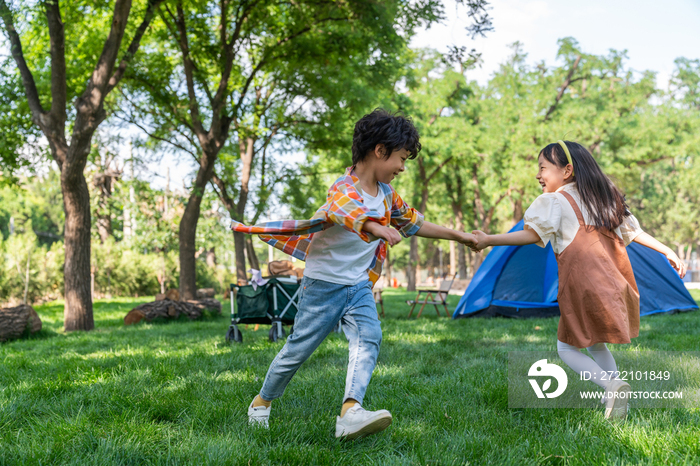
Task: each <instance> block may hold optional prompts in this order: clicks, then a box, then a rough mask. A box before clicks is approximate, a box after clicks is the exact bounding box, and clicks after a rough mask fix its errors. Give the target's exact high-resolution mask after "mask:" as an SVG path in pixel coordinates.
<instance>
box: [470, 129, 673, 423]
mask: <svg viewBox="0 0 700 466" xmlns="http://www.w3.org/2000/svg"><path fill="white" fill-rule="evenodd" d="M538 163H539V170H538V172H537V176H536V178H537V181H538V182H539V183H540V186H542V192H543V194H542V195H541V196H539V197H538V198H537V199H535V202H533V204H532V205H531V206H530V208H529V209H528V210H527V212H525V229H524V230H522V231H518V232H513V233H508V234H503V235H487V234H485V233H483V232H481V231H474V232H473V233H474V234H475V235H476V237H477V240H478V246H477V248H478V249H480V250H481V249H484V248H486V247H488V246H504V245H525V244H533V243H537V244H538V245H539V246H541V247H545V246H546V245H547V243H552V249H553V250H554V253H555V255H556V258H557V263H558V265H559V294H558V301H559V309H560V312H561V318H560V320H559V330H558V332H557V340H558V341H557V350H558V352H559V356H560V357H561V359H562V361H564V362H565V363H566V364H567V365H568V366H569V367H571V369H573V370H574V371H575V372H578V373H581V372H583V371H588V372H589V373H591V375H592V377H591V380H592V381H593V382H595V383H596V384H597V385H599V386H600V387H602V388H603V389H605V397H604V398H603V402H604V403H605V417H606V418H607V419H624V418H625V417H626V416H627V411H628V406H627V401H628V400H627V397H628V396H629V395H628V393H629V392H630V390H631V389H630V386H629V384H628V383H627V382H625V381H624V380H621V379H618V378H617V377H616V375H617V366H616V364H615V360H614V359H613V357H612V355H611V354H610V351H608V348H607V347H606V345H605V344H606V343H619V344H624V343H630V339H631V338H635V337H637V336H638V335H639V291H638V290H637V284H636V282H635V280H634V274H633V273H632V266H631V264H630V261H629V258H628V256H627V251H626V249H625V246H626V245H628V244H629V243H630V242H632V241H635V242H636V243H639V244H641V245H643V246H646V247H649V248H651V249H654V250H656V251H658V252H660V253H661V254H664V255H665V256H666V257H667V258H668V260H669V262H670V263H671V265H672V266H673V268H674V269H676V270H677V271H678V273H679V274H680V276H681V278H682V277H683V276H685V265H684V264H683V263H682V262H681V261H680V259H679V258H678V256H676V254H675V253H674V252H673V251H672V250H671V249H670V248H668V247H666V246H664V245H663V244H661V243H660V242H659V241H657V240H656V239H654V238H652V237H651V236H649V235H648V234H646V233H644V232H643V231H642V229H641V228H640V227H639V222H638V221H637V219H636V218H635V217H634V216H633V215H632V214H631V213H630V211H629V210H628V209H627V206H626V204H625V200H624V197H623V195H622V193H621V192H620V190H619V189H618V188H617V187H616V186H615V185H614V184H613V183H612V181H610V179H609V178H608V177H607V176H606V175H605V174H604V173H603V172H602V171H601V169H600V167H599V166H598V164H597V163H596V161H595V160H594V159H593V156H591V154H590V153H589V152H588V150H586V149H585V148H584V147H583V146H582V145H580V144H578V143H575V142H569V141H566V142H564V141H558V142H556V143H554V144H549V145H548V146H547V147H545V148H544V149H542V151H541V152H540V154H539V157H538ZM581 348H586V349H588V352H589V353H590V355H591V356H592V357H593V359H591V358H589V357H588V356H586V355H585V354H583V353H581V351H580V349H581Z"/></svg>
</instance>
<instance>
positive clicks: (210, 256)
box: [206, 247, 216, 268]
mask: <svg viewBox="0 0 700 466" xmlns="http://www.w3.org/2000/svg"><path fill="white" fill-rule="evenodd" d="M206 260H207V267H211V268H215V267H216V248H214V247H212V248H211V249H209V250H208V251H207V257H206Z"/></svg>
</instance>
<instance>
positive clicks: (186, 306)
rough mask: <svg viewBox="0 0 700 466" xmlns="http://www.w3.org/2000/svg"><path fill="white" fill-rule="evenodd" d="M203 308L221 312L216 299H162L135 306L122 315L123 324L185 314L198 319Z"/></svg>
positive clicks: (175, 317)
mask: <svg viewBox="0 0 700 466" xmlns="http://www.w3.org/2000/svg"><path fill="white" fill-rule="evenodd" d="M204 310H210V311H215V312H218V313H221V303H220V302H219V301H217V300H216V299H211V298H207V299H200V300H191V301H173V300H171V299H167V298H166V299H163V300H159V301H153V302H151V303H145V304H141V305H140V306H136V307H135V308H133V309H132V310H130V311H129V313H128V314H127V315H126V316H124V325H131V324H135V323H137V322H141V321H142V320H144V319H145V320H146V321H147V322H151V321H153V320H155V319H158V318H162V319H177V318H179V317H180V316H181V315H186V316H187V317H188V318H189V319H190V320H194V319H198V318H200V317H201V316H202V313H203V312H204Z"/></svg>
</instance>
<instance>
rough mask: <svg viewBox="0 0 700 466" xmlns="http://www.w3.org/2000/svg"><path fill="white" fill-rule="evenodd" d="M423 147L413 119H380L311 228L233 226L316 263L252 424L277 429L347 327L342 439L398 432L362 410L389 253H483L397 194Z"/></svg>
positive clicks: (358, 141) (363, 128)
mask: <svg viewBox="0 0 700 466" xmlns="http://www.w3.org/2000/svg"><path fill="white" fill-rule="evenodd" d="M418 140H419V136H418V131H417V130H416V128H415V127H414V126H413V123H412V122H411V121H410V120H409V119H407V118H405V117H403V116H400V115H392V114H390V113H388V112H387V111H385V110H382V109H377V110H374V111H373V112H372V113H370V114H369V115H365V116H364V117H362V118H361V119H360V120H359V121H358V122H357V124H356V125H355V131H354V134H353V142H352V163H353V166H352V167H350V168H348V169H347V170H346V172H345V175H343V176H341V177H340V178H339V179H338V180H337V181H336V182H335V183H334V184H333V186H331V188H330V189H329V190H328V197H327V202H326V204H324V205H323V206H322V207H321V208H320V209H319V210H318V211H317V212H316V214H315V215H314V216H313V218H312V219H311V220H306V221H294V220H291V221H290V220H286V221H280V222H269V223H266V224H264V225H260V226H253V227H247V226H245V225H242V224H240V223H238V222H235V221H234V222H233V225H232V229H234V230H235V231H240V232H244V233H257V234H261V233H267V234H261V236H260V237H261V239H263V241H266V242H267V243H269V244H272V245H273V246H275V247H277V248H278V249H281V250H282V251H284V252H286V253H287V254H291V255H293V256H295V257H297V258H299V259H302V260H305V261H306V268H305V269H304V278H303V280H302V283H301V286H302V287H303V288H302V293H301V298H300V301H299V312H298V313H297V315H296V318H295V321H294V333H293V334H292V335H290V336H289V338H287V342H286V344H285V345H284V347H283V348H282V350H281V351H280V352H279V354H278V355H277V357H276V358H275V360H274V361H273V362H272V364H271V365H270V368H269V369H268V371H267V376H266V377H265V381H264V382H263V386H262V389H261V390H260V393H259V394H258V395H257V396H256V397H255V398H254V399H253V401H252V402H251V404H250V407H249V408H248V418H249V421H250V423H251V424H256V423H257V424H260V425H262V426H264V427H267V425H268V419H269V416H270V410H271V408H270V406H271V401H272V400H274V399H276V398H279V397H280V396H282V394H283V392H284V389H285V387H286V386H287V384H288V383H289V381H290V380H291V378H292V376H293V375H294V374H295V373H296V371H297V369H299V367H300V366H301V365H302V364H303V363H304V361H306V360H307V359H308V358H309V356H311V354H312V353H313V352H314V351H315V350H316V348H317V347H318V346H319V345H320V344H321V342H322V341H323V340H324V339H325V338H326V336H328V334H329V333H330V332H331V331H332V330H333V328H334V327H335V326H336V325H337V324H338V322H339V321H341V320H342V322H343V330H344V332H345V335H346V337H347V339H348V343H349V353H350V354H349V364H348V373H347V378H346V386H345V395H344V397H343V405H342V408H341V411H340V416H338V417H337V418H336V431H335V436H336V437H338V438H340V437H343V438H348V439H354V438H358V437H361V436H364V435H368V434H372V433H376V432H380V431H382V430H384V429H385V428H387V427H388V426H389V424H391V421H392V417H391V413H389V411H387V410H384V409H382V410H379V411H367V410H365V409H364V408H363V407H362V400H363V398H364V395H365V391H366V390H367V385H369V381H370V378H371V376H372V371H373V370H374V366H375V365H376V363H377V355H378V354H379V346H380V344H381V341H382V330H381V327H380V322H379V319H378V317H377V309H376V305H375V302H374V299H373V296H372V287H373V285H374V283H376V281H377V279H378V278H379V276H380V275H381V268H382V262H383V261H384V258H385V257H386V244H385V243H389V245H390V246H394V245H395V244H397V243H398V242H400V241H401V236H402V235H403V236H404V237H409V236H412V235H418V236H422V237H426V238H442V239H449V240H455V241H459V242H461V243H464V244H466V245H468V246H470V247H474V246H476V241H475V237H474V236H473V235H471V234H467V233H463V232H459V231H455V230H451V229H449V228H444V227H441V226H438V225H435V224H433V223H430V222H426V221H424V219H423V215H422V214H420V213H419V212H418V211H416V210H415V209H412V208H410V207H409V206H408V205H406V204H405V203H404V202H403V200H402V199H401V197H399V195H398V194H397V193H396V191H394V189H393V188H392V187H391V185H390V183H391V181H392V180H393V179H394V178H395V177H396V176H397V175H398V174H399V173H401V172H403V171H404V163H405V162H406V160H407V159H409V158H410V159H413V158H415V157H416V156H417V155H418V151H420V149H421V145H420V143H419V142H418ZM390 225H391V226H393V227H394V228H390ZM397 230H398V231H397Z"/></svg>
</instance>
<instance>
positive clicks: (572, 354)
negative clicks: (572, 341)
mask: <svg viewBox="0 0 700 466" xmlns="http://www.w3.org/2000/svg"><path fill="white" fill-rule="evenodd" d="M557 351H558V352H559V357H560V358H561V360H562V361H564V362H565V363H566V364H567V365H568V366H569V367H570V368H571V369H573V370H574V372H577V373H579V374H581V373H582V372H588V373H589V374H590V375H591V381H592V382H594V383H595V384H596V385H598V386H600V387H601V388H607V386H608V383H609V382H610V377H609V374H604V372H605V370H604V369H603V368H602V367H600V366H599V365H598V364H597V363H596V361H594V360H593V359H591V358H589V357H588V356H586V355H585V354H583V353H582V352H581V350H580V349H578V348H576V347H575V346H571V345H569V344H566V343H564V342H563V341H557Z"/></svg>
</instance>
